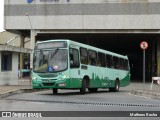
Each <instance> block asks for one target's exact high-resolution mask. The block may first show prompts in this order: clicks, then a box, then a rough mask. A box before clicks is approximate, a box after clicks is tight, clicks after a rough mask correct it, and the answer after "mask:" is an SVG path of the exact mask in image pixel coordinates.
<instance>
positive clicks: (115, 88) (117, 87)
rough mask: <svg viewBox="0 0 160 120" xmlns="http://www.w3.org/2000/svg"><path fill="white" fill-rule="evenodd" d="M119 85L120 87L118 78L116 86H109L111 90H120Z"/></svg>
mask: <svg viewBox="0 0 160 120" xmlns="http://www.w3.org/2000/svg"><path fill="white" fill-rule="evenodd" d="M119 87H120V85H119V80H116V81H115V86H114V87H113V88H109V91H110V92H118V91H119Z"/></svg>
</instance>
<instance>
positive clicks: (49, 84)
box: [43, 83, 54, 86]
mask: <svg viewBox="0 0 160 120" xmlns="http://www.w3.org/2000/svg"><path fill="white" fill-rule="evenodd" d="M43 86H54V83H43Z"/></svg>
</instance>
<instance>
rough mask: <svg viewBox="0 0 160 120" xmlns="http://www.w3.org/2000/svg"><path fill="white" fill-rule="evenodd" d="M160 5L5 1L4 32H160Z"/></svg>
mask: <svg viewBox="0 0 160 120" xmlns="http://www.w3.org/2000/svg"><path fill="white" fill-rule="evenodd" d="M159 6H160V1H159V0H70V2H67V0H59V2H55V0H33V2H32V3H27V0H5V20H4V22H5V29H42V30H43V29H52V30H53V29H81V30H86V29H132V30H133V29H159V28H160V22H159V21H160V7H159ZM26 14H27V15H26ZM17 23H18V24H17Z"/></svg>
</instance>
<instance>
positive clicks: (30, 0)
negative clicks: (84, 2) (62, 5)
mask: <svg viewBox="0 0 160 120" xmlns="http://www.w3.org/2000/svg"><path fill="white" fill-rule="evenodd" d="M63 1H67V2H70V0H63ZM27 2H28V3H32V2H33V0H27ZM39 2H43V3H53V2H60V0H39Z"/></svg>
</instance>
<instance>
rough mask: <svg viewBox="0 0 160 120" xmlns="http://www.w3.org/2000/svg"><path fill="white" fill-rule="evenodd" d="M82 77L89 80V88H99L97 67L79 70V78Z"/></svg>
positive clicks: (100, 83) (99, 81)
mask: <svg viewBox="0 0 160 120" xmlns="http://www.w3.org/2000/svg"><path fill="white" fill-rule="evenodd" d="M84 76H88V77H89V80H90V84H89V87H90V88H98V87H101V85H102V82H101V79H100V77H99V75H98V67H97V66H90V65H88V66H87V69H81V78H82V79H83V78H84Z"/></svg>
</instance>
